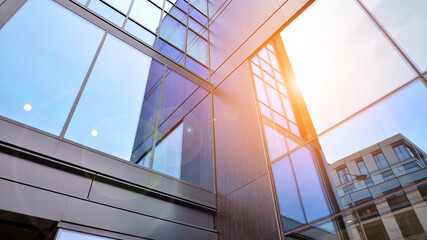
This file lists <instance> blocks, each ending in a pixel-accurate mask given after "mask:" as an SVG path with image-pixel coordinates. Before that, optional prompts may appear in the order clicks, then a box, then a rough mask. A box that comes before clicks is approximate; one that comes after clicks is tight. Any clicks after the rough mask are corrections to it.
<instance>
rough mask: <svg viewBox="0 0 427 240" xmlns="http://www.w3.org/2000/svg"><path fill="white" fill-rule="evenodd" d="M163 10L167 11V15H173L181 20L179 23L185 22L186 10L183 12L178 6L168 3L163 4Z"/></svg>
mask: <svg viewBox="0 0 427 240" xmlns="http://www.w3.org/2000/svg"><path fill="white" fill-rule="evenodd" d="M165 12H167V13H169V15H172V16H174V17H175V18H176V19H178V20H179V21H181V23H183V24H187V13H186V12H187V11H185V12H183V11H182V10H181V9H180V8H178V7H176V6H174V5H172V4H170V3H168V4H166V6H165ZM166 16H168V15H167V14H165V15H164V16H163V19H164V18H165V17H166Z"/></svg>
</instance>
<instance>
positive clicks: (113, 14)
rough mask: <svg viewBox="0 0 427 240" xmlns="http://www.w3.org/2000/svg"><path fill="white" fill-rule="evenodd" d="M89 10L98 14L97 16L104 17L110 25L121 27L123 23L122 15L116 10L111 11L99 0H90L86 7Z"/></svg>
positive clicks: (123, 17)
mask: <svg viewBox="0 0 427 240" xmlns="http://www.w3.org/2000/svg"><path fill="white" fill-rule="evenodd" d="M88 7H89V8H90V9H92V10H93V11H95V12H96V13H98V14H99V15H101V16H103V17H105V18H106V19H108V20H110V21H111V22H112V23H114V24H116V25H118V26H120V27H121V26H122V25H123V22H124V20H125V16H124V15H123V14H120V13H119V12H117V11H116V10H114V9H112V8H111V7H109V6H108V5H106V4H105V3H103V2H101V1H100V0H92V1H90V3H89V6H88Z"/></svg>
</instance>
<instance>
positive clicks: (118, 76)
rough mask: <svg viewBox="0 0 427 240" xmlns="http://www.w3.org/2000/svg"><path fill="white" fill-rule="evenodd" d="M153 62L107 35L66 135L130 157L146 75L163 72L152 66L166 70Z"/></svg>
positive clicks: (119, 155) (103, 150) (104, 150)
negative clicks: (151, 71) (151, 72)
mask: <svg viewBox="0 0 427 240" xmlns="http://www.w3.org/2000/svg"><path fill="white" fill-rule="evenodd" d="M152 62H153V60H152V59H151V58H150V57H148V56H147V55H145V54H143V53H142V52H140V51H138V50H136V49H135V48H133V47H131V46H129V45H127V44H126V43H124V42H122V41H121V40H119V39H117V38H116V37H114V36H112V35H108V36H107V39H106V40H105V43H104V46H103V47H102V49H101V52H100V55H99V57H98V59H97V61H96V64H95V66H94V69H93V71H92V73H91V75H90V77H89V80H88V83H87V85H86V87H85V90H84V92H83V95H82V97H81V99H80V101H79V104H78V105H77V108H76V111H75V113H74V115H73V118H72V120H71V122H70V126H69V128H68V130H67V133H66V135H65V137H66V138H67V139H70V140H72V141H75V142H78V143H81V144H83V145H86V146H89V147H92V148H94V149H97V150H100V151H102V152H106V153H108V154H111V155H114V156H117V157H120V158H123V159H126V160H129V159H130V156H131V153H132V150H133V147H134V140H135V134H136V132H137V128H138V123H139V121H140V118H139V116H140V113H141V106H142V103H143V99H144V93H145V89H146V84H147V79H148V78H149V76H150V75H151V76H154V78H155V79H153V81H156V79H157V78H158V77H159V75H161V73H155V74H154V73H153V74H150V70H153V71H160V72H163V68H162V67H157V68H156V67H153V68H151V64H152ZM154 64H156V66H158V63H157V62H155V63H154ZM154 101H155V100H154ZM147 117H148V116H147ZM94 133H96V134H94Z"/></svg>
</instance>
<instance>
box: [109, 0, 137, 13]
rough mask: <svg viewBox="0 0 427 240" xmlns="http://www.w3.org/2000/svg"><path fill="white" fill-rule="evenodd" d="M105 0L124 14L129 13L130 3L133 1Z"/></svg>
mask: <svg viewBox="0 0 427 240" xmlns="http://www.w3.org/2000/svg"><path fill="white" fill-rule="evenodd" d="M104 1H105V2H106V3H108V4H110V6H112V7H114V8H115V9H117V10H119V11H120V12H122V13H124V14H127V12H128V10H129V6H130V3H131V2H132V0H104Z"/></svg>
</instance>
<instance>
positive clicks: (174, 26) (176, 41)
mask: <svg viewBox="0 0 427 240" xmlns="http://www.w3.org/2000/svg"><path fill="white" fill-rule="evenodd" d="M185 32H186V27H185V26H184V25H183V24H181V23H180V22H178V21H177V20H175V19H174V18H173V17H171V16H169V15H166V16H165V18H164V19H163V22H162V27H161V29H160V37H162V38H163V39H164V40H166V41H168V42H169V43H171V44H172V45H174V46H175V47H177V48H178V49H180V50H182V51H184V50H185Z"/></svg>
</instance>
